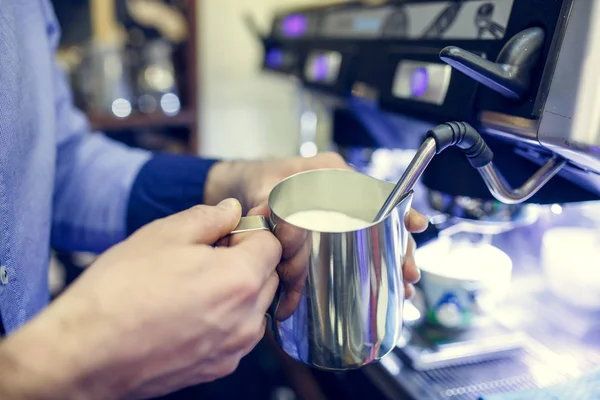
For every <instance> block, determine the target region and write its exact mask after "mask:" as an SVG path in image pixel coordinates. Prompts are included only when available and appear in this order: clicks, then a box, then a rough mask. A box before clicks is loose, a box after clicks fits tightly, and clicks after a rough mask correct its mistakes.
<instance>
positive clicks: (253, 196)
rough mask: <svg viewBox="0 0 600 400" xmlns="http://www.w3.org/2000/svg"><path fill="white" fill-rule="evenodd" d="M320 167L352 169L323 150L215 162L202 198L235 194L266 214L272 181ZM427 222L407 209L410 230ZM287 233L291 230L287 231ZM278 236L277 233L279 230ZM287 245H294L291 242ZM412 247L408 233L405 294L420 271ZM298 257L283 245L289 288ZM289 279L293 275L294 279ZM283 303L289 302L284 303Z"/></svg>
mask: <svg viewBox="0 0 600 400" xmlns="http://www.w3.org/2000/svg"><path fill="white" fill-rule="evenodd" d="M322 168H339V169H348V170H351V169H352V168H351V167H350V166H349V165H348V164H347V163H346V162H345V161H344V159H343V158H342V157H341V156H340V155H338V154H336V153H324V154H319V155H317V156H315V157H310V158H305V157H293V158H287V159H281V160H272V161H252V162H234V163H227V162H223V163H218V164H216V165H215V166H214V167H213V168H212V169H211V171H210V173H209V176H208V182H207V186H206V189H205V199H206V202H207V204H216V203H217V202H219V201H220V200H221V199H223V198H226V197H235V198H238V199H240V201H241V202H242V205H243V207H244V212H248V215H264V216H267V215H268V214H269V207H268V204H267V200H268V197H269V193H270V192H271V190H272V189H273V187H274V186H275V185H277V184H278V183H279V182H280V181H281V180H282V179H285V178H287V177H288V176H290V175H294V174H297V173H299V172H303V171H309V170H313V169H322ZM427 224H428V222H427V219H426V218H425V217H424V216H423V215H421V214H419V213H418V212H416V211H414V210H411V211H410V214H409V215H408V217H407V219H406V227H407V228H408V231H409V232H412V233H419V232H422V231H424V230H425V229H426V228H427ZM285 234H288V233H285ZM289 235H292V234H291V233H289ZM289 235H288V236H289ZM277 236H280V235H279V234H278V235H277ZM292 236H293V235H292ZM294 240H297V241H298V243H300V242H301V240H299V239H298V238H294ZM302 243H304V242H302ZM286 247H287V246H286ZM289 247H290V248H293V247H294V246H289ZM306 247H307V244H306V243H304V245H303V246H296V247H295V249H296V250H297V251H298V252H301V251H302V249H305V248H306ZM415 248H416V245H415V242H414V240H413V238H412V237H411V238H410V240H409V244H408V253H407V257H406V260H405V262H404V265H403V273H404V275H403V276H404V281H405V289H406V290H405V293H406V296H407V297H411V296H412V295H413V293H414V288H413V284H414V283H416V282H418V281H419V279H420V273H419V270H418V268H417V266H416V264H415V260H414V251H415ZM297 259H298V255H297V254H296V252H294V251H289V250H288V248H286V249H284V254H283V259H282V264H281V265H280V266H279V267H278V271H279V273H280V278H281V279H282V283H283V284H284V286H287V287H291V288H293V287H295V286H297V284H296V283H297V282H298V281H297V279H299V278H300V277H301V275H299V274H298V273H293V272H290V271H292V270H293V268H292V267H291V266H290V265H292V266H293V265H294V263H295V262H296V261H295V260H297ZM291 279H294V281H292V280H291ZM287 293H293V290H292V291H291V292H290V291H286V293H284V296H283V299H282V303H281V305H280V310H286V309H290V308H291V305H290V304H293V301H288V299H287V298H286V297H288V296H289V295H288V294H287ZM292 296H293V294H292ZM286 303H289V304H287V306H286ZM288 311H289V310H288ZM282 315H287V313H286V312H283V314H282Z"/></svg>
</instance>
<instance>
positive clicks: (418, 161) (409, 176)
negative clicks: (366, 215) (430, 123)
mask: <svg viewBox="0 0 600 400" xmlns="http://www.w3.org/2000/svg"><path fill="white" fill-rule="evenodd" d="M436 147H437V146H436V143H435V139H433V138H431V137H428V138H427V139H425V141H424V142H423V144H422V145H421V147H419V150H417V154H415V156H414V157H413V159H412V160H411V162H410V164H409V165H408V167H407V168H406V170H405V171H404V174H402V177H401V178H400V180H399V181H398V183H397V184H396V186H395V187H394V190H392V193H391V194H390V195H389V197H388V198H387V199H386V201H385V203H383V206H382V207H381V209H380V210H379V212H378V213H377V216H376V217H375V219H374V220H373V221H374V222H376V221H379V220H381V219H382V218H383V217H385V216H387V215H388V214H389V213H390V212H392V210H393V209H394V208H396V206H397V205H398V203H400V202H401V201H402V199H403V198H404V197H405V196H406V195H407V194H408V193H410V191H411V190H412V189H413V187H414V186H415V184H416V183H417V182H418V181H419V179H420V178H421V175H423V172H424V171H425V168H427V166H428V165H429V163H430V162H431V160H432V159H433V157H434V156H435V155H436Z"/></svg>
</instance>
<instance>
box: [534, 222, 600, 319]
mask: <svg viewBox="0 0 600 400" xmlns="http://www.w3.org/2000/svg"><path fill="white" fill-rule="evenodd" d="M542 265H543V268H544V275H545V277H546V280H547V284H548V287H549V289H550V290H551V291H552V292H553V293H554V294H555V295H556V296H557V297H559V298H560V299H562V300H564V301H565V302H567V303H569V304H571V305H573V306H576V307H579V308H582V309H587V310H591V311H592V310H593V311H596V310H600V231H599V230H598V229H597V228H583V227H558V228H552V229H549V230H548V231H546V232H545V233H544V237H543V239H542Z"/></svg>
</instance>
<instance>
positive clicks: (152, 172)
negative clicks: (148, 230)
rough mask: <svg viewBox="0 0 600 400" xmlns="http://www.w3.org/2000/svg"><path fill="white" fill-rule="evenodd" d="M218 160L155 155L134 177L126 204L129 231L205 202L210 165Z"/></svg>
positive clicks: (130, 232)
mask: <svg viewBox="0 0 600 400" xmlns="http://www.w3.org/2000/svg"><path fill="white" fill-rule="evenodd" d="M218 161H219V160H213V159H204V158H199V157H194V156H184V155H172V154H155V155H154V156H153V157H152V158H151V159H150V160H148V162H146V164H144V166H143V167H142V168H141V169H140V172H139V173H138V175H137V178H136V179H135V181H134V183H133V186H132V188H131V194H130V196H129V204H128V207H127V234H128V235H130V234H132V233H133V232H135V231H136V230H137V229H139V228H141V227H142V226H144V225H146V224H148V223H150V222H152V221H154V220H155V219H158V218H163V217H166V216H169V215H171V214H175V213H178V212H180V211H183V210H186V209H188V208H190V207H192V206H195V205H198V204H202V203H203V201H204V187H205V184H206V179H207V177H208V172H209V170H210V168H211V167H212V166H213V165H214V164H215V163H217V162H218Z"/></svg>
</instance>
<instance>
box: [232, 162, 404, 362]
mask: <svg viewBox="0 0 600 400" xmlns="http://www.w3.org/2000/svg"><path fill="white" fill-rule="evenodd" d="M393 188H394V184H392V183H387V182H383V181H379V180H377V179H374V178H371V177H369V176H367V175H363V174H360V173H357V172H353V171H347V170H337V169H325V170H314V171H308V172H303V173H300V174H297V175H294V176H291V177H289V178H287V179H285V180H284V181H282V182H280V183H279V184H278V185H277V186H276V187H275V188H274V189H273V190H272V192H271V194H270V196H269V206H270V210H271V214H270V217H269V220H268V221H267V220H266V219H264V218H263V217H245V218H243V220H242V222H241V223H240V225H239V226H238V228H237V229H236V230H235V231H234V232H233V233H238V232H242V231H247V230H254V229H270V230H271V231H272V232H273V233H274V234H275V236H276V237H277V238H278V239H279V240H280V242H281V244H282V247H283V254H284V259H283V260H282V266H281V267H282V272H283V273H285V274H286V275H287V276H288V277H289V278H291V281H292V283H291V284H288V285H286V286H282V287H281V288H280V290H281V293H280V294H281V295H283V296H285V297H286V299H287V300H286V301H285V302H283V303H279V304H277V305H278V307H277V310H276V311H275V313H276V315H277V316H278V317H279V318H278V319H272V329H273V331H274V333H275V338H276V340H277V342H278V344H279V345H280V346H281V348H282V349H283V350H284V351H285V352H286V353H287V354H289V355H290V356H291V357H293V358H295V359H296V360H299V361H301V362H303V363H306V364H308V365H310V366H312V367H316V368H320V369H326V370H346V369H354V368H359V367H362V366H365V365H367V364H370V363H372V362H374V361H377V360H379V359H381V358H382V357H383V356H385V355H386V354H388V353H389V352H390V351H392V349H393V348H394V347H395V345H396V343H397V341H398V340H399V338H400V335H401V332H402V307H403V302H404V285H403V279H402V263H403V261H404V256H405V254H406V246H407V240H408V232H407V230H406V228H405V224H404V219H405V216H406V214H407V213H408V212H409V210H410V205H411V200H412V193H410V194H409V195H408V196H406V197H405V198H404V199H403V200H402V201H401V202H400V203H399V204H398V205H397V206H396V207H395V209H394V210H393V211H392V212H391V213H390V214H389V215H388V216H387V217H385V218H384V219H382V220H381V221H378V222H375V223H370V224H369V225H368V226H367V227H365V228H364V229H359V230H355V231H348V232H324V231H315V230H307V229H303V228H300V227H298V226H295V225H293V224H291V223H289V222H287V221H286V218H287V217H288V216H290V215H292V214H294V213H297V212H301V211H307V210H328V211H337V212H341V213H344V214H346V215H348V216H351V217H354V218H358V219H362V220H365V221H372V220H373V218H375V216H376V215H377V212H378V211H379V209H380V208H381V205H382V204H383V203H384V202H385V200H386V198H387V197H388V196H389V195H390V193H391V192H392V189H393Z"/></svg>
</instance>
